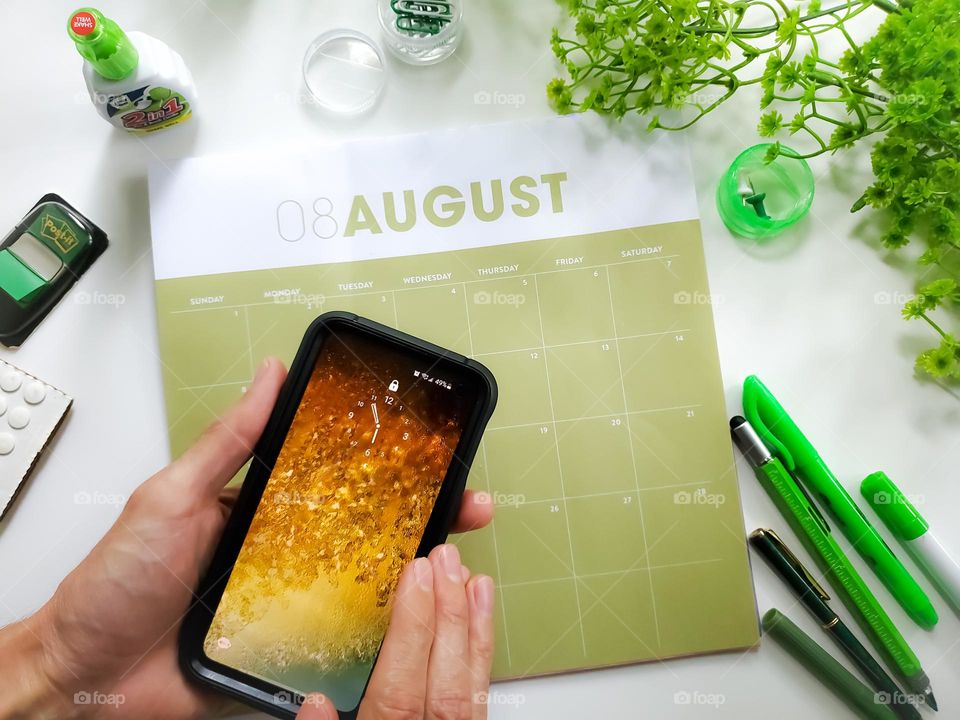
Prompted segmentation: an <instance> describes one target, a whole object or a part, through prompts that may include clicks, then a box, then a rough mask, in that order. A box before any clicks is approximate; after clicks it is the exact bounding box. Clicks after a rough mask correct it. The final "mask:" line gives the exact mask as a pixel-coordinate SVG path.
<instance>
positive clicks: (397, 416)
mask: <svg viewBox="0 0 960 720" xmlns="http://www.w3.org/2000/svg"><path fill="white" fill-rule="evenodd" d="M440 368H443V370H441V369H440ZM457 372H458V370H457V367H456V366H455V365H453V364H451V363H437V362H436V358H435V357H430V356H428V355H426V354H422V353H420V352H417V351H416V350H414V349H412V348H411V349H407V348H406V347H405V346H402V345H399V344H394V343H391V342H390V341H387V340H383V339H380V338H378V337H376V336H373V335H368V334H367V333H365V332H364V331H362V330H357V329H352V328H348V327H341V326H337V327H336V329H335V330H332V332H331V334H330V335H328V336H327V338H326V339H325V340H324V342H323V346H322V347H321V349H320V351H319V354H318V356H317V360H316V363H315V365H314V368H313V370H312V372H311V375H310V378H309V380H308V382H307V386H306V390H305V392H304V394H303V396H302V398H301V400H300V404H299V407H298V408H297V410H296V413H295V415H294V419H293V422H292V424H291V426H290V429H289V431H288V433H287V436H286V439H285V440H284V443H283V446H282V448H281V450H280V453H279V455H278V457H277V461H276V464H275V465H274V468H273V470H272V472H271V474H270V477H269V479H268V481H267V485H266V488H265V490H264V492H263V495H262V497H261V499H260V503H259V505H258V507H257V510H256V512H255V514H254V516H253V520H252V523H251V525H250V529H249V532H248V534H247V536H246V538H245V540H244V542H243V545H242V547H241V549H240V553H239V555H238V557H237V560H236V563H235V564H234V567H233V570H232V572H231V574H230V577H229V580H228V581H227V585H226V588H225V590H224V593H223V596H222V598H221V600H220V603H219V605H218V606H217V608H216V610H215V612H214V617H213V621H212V623H211V625H210V628H209V630H208V632H207V635H206V637H205V640H204V651H205V653H206V655H207V656H208V657H209V658H210V659H211V660H214V661H216V662H218V663H221V664H223V665H226V666H228V667H230V668H233V669H235V670H238V671H240V672H243V673H246V674H249V675H252V676H254V677H258V678H260V679H262V680H265V681H267V682H271V683H273V684H276V685H279V686H281V687H284V688H289V689H291V690H293V691H295V692H296V693H301V694H306V693H308V692H322V693H324V694H326V695H327V696H328V697H329V698H330V699H331V701H332V702H333V703H334V705H336V706H337V708H339V709H342V710H352V709H354V708H355V707H356V706H357V705H358V703H359V701H360V698H361V695H362V693H363V690H364V687H365V685H366V681H367V678H368V677H369V675H370V671H371V669H372V666H373V662H374V659H375V657H376V654H377V651H378V649H379V646H380V642H381V641H382V639H383V636H384V633H385V631H386V627H387V622H388V620H389V612H390V605H391V598H392V596H393V593H394V590H395V589H396V586H397V583H398V581H399V578H400V573H401V572H402V570H403V568H404V567H405V566H406V564H407V563H408V562H409V561H410V560H412V559H413V557H414V556H415V554H416V551H417V547H418V546H419V544H420V541H421V539H422V537H423V533H424V530H425V528H426V525H427V521H428V520H429V518H430V514H431V512H432V510H433V507H434V504H435V502H436V499H437V495H438V493H439V491H440V487H441V485H442V483H443V479H444V477H445V475H446V473H447V469H448V467H449V466H450V464H451V462H453V461H454V455H455V450H456V448H457V443H458V442H459V441H460V437H461V435H462V433H463V428H464V425H465V423H467V422H469V420H470V414H471V412H472V411H473V409H474V407H475V404H476V402H477V400H478V397H477V395H478V390H477V389H476V388H475V385H476V384H475V383H473V384H471V383H469V382H462V378H459V377H457V376H456V375H457ZM471 388H473V389H472V390H471Z"/></svg>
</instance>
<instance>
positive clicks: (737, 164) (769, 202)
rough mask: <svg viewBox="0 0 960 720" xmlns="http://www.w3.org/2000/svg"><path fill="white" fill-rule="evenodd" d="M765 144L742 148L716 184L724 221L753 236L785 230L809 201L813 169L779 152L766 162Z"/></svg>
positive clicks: (766, 145)
mask: <svg viewBox="0 0 960 720" xmlns="http://www.w3.org/2000/svg"><path fill="white" fill-rule="evenodd" d="M769 147H770V144H769V143H763V144H761V145H754V146H753V147H751V148H747V149H746V150H744V151H743V152H742V153H740V154H739V155H738V156H737V159H736V160H734V161H733V163H732V164H731V165H730V167H729V168H728V169H727V171H726V172H725V173H724V174H723V177H721V178H720V183H719V184H718V185H717V211H718V212H719V213H720V217H721V219H722V220H723V222H724V224H725V225H726V226H727V227H728V228H729V229H730V231H731V232H733V233H734V234H736V235H740V236H741V237H745V238H750V239H753V240H760V239H763V238H768V237H772V236H773V235H776V234H777V233H779V232H782V231H783V230H786V229H787V228H788V227H790V226H791V225H793V224H794V223H796V222H797V221H798V220H799V219H800V218H802V217H803V216H804V215H806V214H807V211H809V210H810V204H811V203H812V202H813V173H812V172H810V166H809V165H807V161H806V160H803V159H800V158H791V157H784V156H783V155H780V156H778V157H777V159H776V160H774V161H773V162H771V163H768V162H766V161H765V158H766V155H767V149H768V148H769ZM781 147H782V150H783V152H785V153H788V154H789V153H795V151H793V150H791V149H790V148H788V147H785V146H781Z"/></svg>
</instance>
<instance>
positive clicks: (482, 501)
mask: <svg viewBox="0 0 960 720" xmlns="http://www.w3.org/2000/svg"><path fill="white" fill-rule="evenodd" d="M473 499H474V502H476V503H477V505H490V504H491V503H492V500H491V498H490V493H488V492H477V493H476V494H475V495H474V496H473Z"/></svg>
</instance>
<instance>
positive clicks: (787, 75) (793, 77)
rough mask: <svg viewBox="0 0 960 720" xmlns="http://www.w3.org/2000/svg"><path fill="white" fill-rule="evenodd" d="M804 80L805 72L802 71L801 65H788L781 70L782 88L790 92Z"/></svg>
mask: <svg viewBox="0 0 960 720" xmlns="http://www.w3.org/2000/svg"><path fill="white" fill-rule="evenodd" d="M802 79H803V71H802V70H801V69H800V63H795V62H792V63H787V64H785V65H783V66H782V67H781V68H780V73H779V75H778V80H779V82H780V87H781V88H783V89H784V90H789V89H790V88H792V87H793V86H794V85H796V84H797V83H799V82H800V81H801V80H802Z"/></svg>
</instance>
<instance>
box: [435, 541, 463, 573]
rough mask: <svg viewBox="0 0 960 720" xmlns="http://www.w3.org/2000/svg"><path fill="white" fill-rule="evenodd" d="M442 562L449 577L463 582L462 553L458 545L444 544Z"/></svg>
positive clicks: (441, 550)
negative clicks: (461, 576) (461, 573)
mask: <svg viewBox="0 0 960 720" xmlns="http://www.w3.org/2000/svg"><path fill="white" fill-rule="evenodd" d="M440 562H441V564H442V565H443V571H444V572H445V573H446V574H447V577H448V578H450V579H451V580H453V581H455V582H462V580H461V578H460V553H459V552H458V551H457V546H456V545H444V546H443V547H441V548H440Z"/></svg>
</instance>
